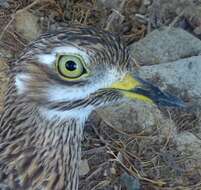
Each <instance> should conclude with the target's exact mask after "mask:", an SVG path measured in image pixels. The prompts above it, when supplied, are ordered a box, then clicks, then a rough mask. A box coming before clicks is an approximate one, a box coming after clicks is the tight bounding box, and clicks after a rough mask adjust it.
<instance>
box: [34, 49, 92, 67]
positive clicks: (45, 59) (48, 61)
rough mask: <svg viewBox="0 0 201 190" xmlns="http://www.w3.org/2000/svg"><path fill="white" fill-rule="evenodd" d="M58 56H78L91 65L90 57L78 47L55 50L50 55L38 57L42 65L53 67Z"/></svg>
mask: <svg viewBox="0 0 201 190" xmlns="http://www.w3.org/2000/svg"><path fill="white" fill-rule="evenodd" d="M57 54H78V55H80V56H82V58H83V59H84V60H85V62H86V64H89V61H90V60H89V55H88V54H87V53H86V52H84V51H82V50H80V49H78V48H76V47H67V46H64V47H56V48H53V49H52V52H51V53H50V54H40V55H37V58H38V60H39V62H40V63H42V64H45V65H48V66H50V67H51V66H53V65H54V64H55V61H56V56H57Z"/></svg>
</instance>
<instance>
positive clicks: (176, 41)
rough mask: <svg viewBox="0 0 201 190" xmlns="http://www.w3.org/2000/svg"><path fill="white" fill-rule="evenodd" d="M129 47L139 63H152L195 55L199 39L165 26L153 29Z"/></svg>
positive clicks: (199, 43) (197, 52) (200, 43)
mask: <svg viewBox="0 0 201 190" xmlns="http://www.w3.org/2000/svg"><path fill="white" fill-rule="evenodd" d="M129 49H130V52H131V54H132V55H133V57H134V58H135V59H136V60H137V61H138V62H139V64H142V65H152V64H158V63H164V62H170V61H176V60H178V59H180V58H185V57H191V56H196V55H198V54H200V52H201V41H200V40H199V39H197V38H195V37H194V36H192V35H191V34H189V33H188V32H186V31H184V30H182V29H179V28H167V27H166V28H164V29H160V30H154V31H153V32H151V33H150V34H148V35H147V36H146V37H145V38H143V39H142V40H140V41H138V42H137V43H134V44H132V45H131V46H130V47H129Z"/></svg>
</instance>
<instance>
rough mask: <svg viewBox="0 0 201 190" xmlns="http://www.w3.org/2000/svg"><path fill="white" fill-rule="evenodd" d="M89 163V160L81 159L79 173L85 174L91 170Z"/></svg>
mask: <svg viewBox="0 0 201 190" xmlns="http://www.w3.org/2000/svg"><path fill="white" fill-rule="evenodd" d="M89 170H90V169H89V164H88V161H87V160H81V161H80V168H79V175H80V176H84V175H86V174H87V173H88V172H89Z"/></svg>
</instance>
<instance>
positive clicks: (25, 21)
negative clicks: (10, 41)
mask: <svg viewBox="0 0 201 190" xmlns="http://www.w3.org/2000/svg"><path fill="white" fill-rule="evenodd" d="M15 21H16V23H15V27H16V30H17V31H18V32H19V33H21V34H22V35H23V37H24V38H25V39H26V40H28V41H31V40H34V39H36V38H37V37H38V36H39V35H40V34H41V32H42V29H41V27H40V24H39V17H37V16H35V15H33V14H32V13H30V12H28V11H22V12H20V13H18V14H16V17H15Z"/></svg>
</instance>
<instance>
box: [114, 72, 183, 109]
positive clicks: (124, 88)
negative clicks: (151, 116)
mask: <svg viewBox="0 0 201 190" xmlns="http://www.w3.org/2000/svg"><path fill="white" fill-rule="evenodd" d="M111 88H113V89H117V90H120V91H121V92H122V93H123V95H124V96H125V97H127V98H129V99H132V100H140V101H144V102H146V103H148V104H156V105H157V106H171V107H185V105H184V102H183V101H182V100H180V99H179V98H177V97H175V96H172V95H170V94H169V93H167V92H162V91H161V90H160V89H159V88H158V87H156V86H154V85H153V84H151V83H149V82H147V81H145V80H142V79H140V78H134V77H132V76H131V75H130V74H127V75H126V76H125V77H124V78H123V79H122V80H121V81H117V82H115V83H113V84H112V86H111Z"/></svg>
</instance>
